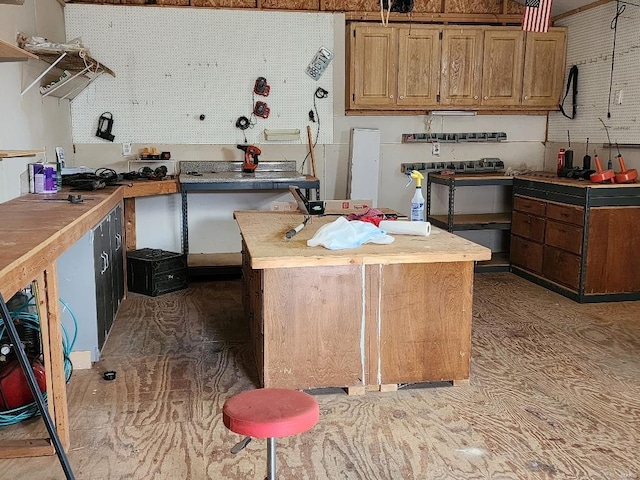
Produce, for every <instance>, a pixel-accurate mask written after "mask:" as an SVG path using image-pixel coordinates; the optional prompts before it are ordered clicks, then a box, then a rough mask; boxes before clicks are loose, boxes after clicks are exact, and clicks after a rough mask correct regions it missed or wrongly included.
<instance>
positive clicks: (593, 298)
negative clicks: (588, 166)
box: [511, 172, 640, 303]
mask: <svg viewBox="0 0 640 480" xmlns="http://www.w3.org/2000/svg"><path fill="white" fill-rule="evenodd" d="M513 194H514V198H513V220H512V228H511V234H512V235H511V264H512V271H513V273H515V274H517V275H519V276H521V277H524V278H526V279H528V280H531V281H533V282H535V283H537V284H539V285H542V286H544V287H546V288H549V289H551V290H553V291H555V292H557V293H560V294H562V295H564V296H566V297H569V298H571V299H573V300H576V301H578V302H581V303H583V302H608V301H629V300H640V256H639V255H638V251H639V250H640V184H638V183H628V184H625V183H622V184H612V183H603V184H598V183H591V182H589V181H586V180H577V179H571V178H558V177H557V176H556V175H555V174H552V173H548V172H537V173H533V174H529V175H521V176H517V177H515V179H514V183H513Z"/></svg>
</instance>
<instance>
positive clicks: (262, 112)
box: [253, 102, 270, 118]
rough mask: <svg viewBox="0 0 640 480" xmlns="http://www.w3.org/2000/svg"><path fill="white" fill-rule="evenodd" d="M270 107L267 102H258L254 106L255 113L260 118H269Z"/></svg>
mask: <svg viewBox="0 0 640 480" xmlns="http://www.w3.org/2000/svg"><path fill="white" fill-rule="evenodd" d="M269 112H270V109H269V107H268V106H267V104H266V103H265V102H256V105H255V106H254V107H253V114H254V115H255V116H256V117H260V118H268V117H269Z"/></svg>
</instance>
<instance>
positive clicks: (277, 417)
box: [222, 388, 320, 438]
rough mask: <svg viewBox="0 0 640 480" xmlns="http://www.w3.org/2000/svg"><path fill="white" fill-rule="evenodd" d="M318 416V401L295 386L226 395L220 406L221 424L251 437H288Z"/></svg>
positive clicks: (302, 430)
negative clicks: (228, 396)
mask: <svg viewBox="0 0 640 480" xmlns="http://www.w3.org/2000/svg"><path fill="white" fill-rule="evenodd" d="M319 418H320V408H319V407H318V402H317V401H316V399H315V398H313V397H312V396H311V395H309V394H306V393H304V392H299V391H297V390H287V389H282V388H259V389H256V390H249V391H247V392H242V393H240V394H238V395H235V396H234V397H232V398H230V399H228V400H227V401H226V402H225V404H224V406H223V407H222V419H223V422H224V425H225V426H226V427H227V428H228V429H229V430H231V431H232V432H235V433H239V434H241V435H246V436H248V437H253V438H279V437H288V436H290V435H295V434H297V433H302V432H305V431H307V430H309V429H310V428H311V427H313V426H314V425H315V424H316V423H318V419H319Z"/></svg>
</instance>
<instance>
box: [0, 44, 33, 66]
mask: <svg viewBox="0 0 640 480" xmlns="http://www.w3.org/2000/svg"><path fill="white" fill-rule="evenodd" d="M30 58H32V59H34V60H37V59H38V56H37V55H34V54H33V53H31V52H27V51H26V50H23V49H21V48H20V47H16V46H15V45H12V44H10V43H8V42H5V41H4V40H0V62H26V61H27V60H29V59H30Z"/></svg>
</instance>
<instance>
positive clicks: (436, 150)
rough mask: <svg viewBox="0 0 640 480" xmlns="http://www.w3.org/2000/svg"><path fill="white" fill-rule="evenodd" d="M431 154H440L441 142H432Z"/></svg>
mask: <svg viewBox="0 0 640 480" xmlns="http://www.w3.org/2000/svg"><path fill="white" fill-rule="evenodd" d="M431 155H435V156H438V155H440V142H433V143H432V144H431Z"/></svg>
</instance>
